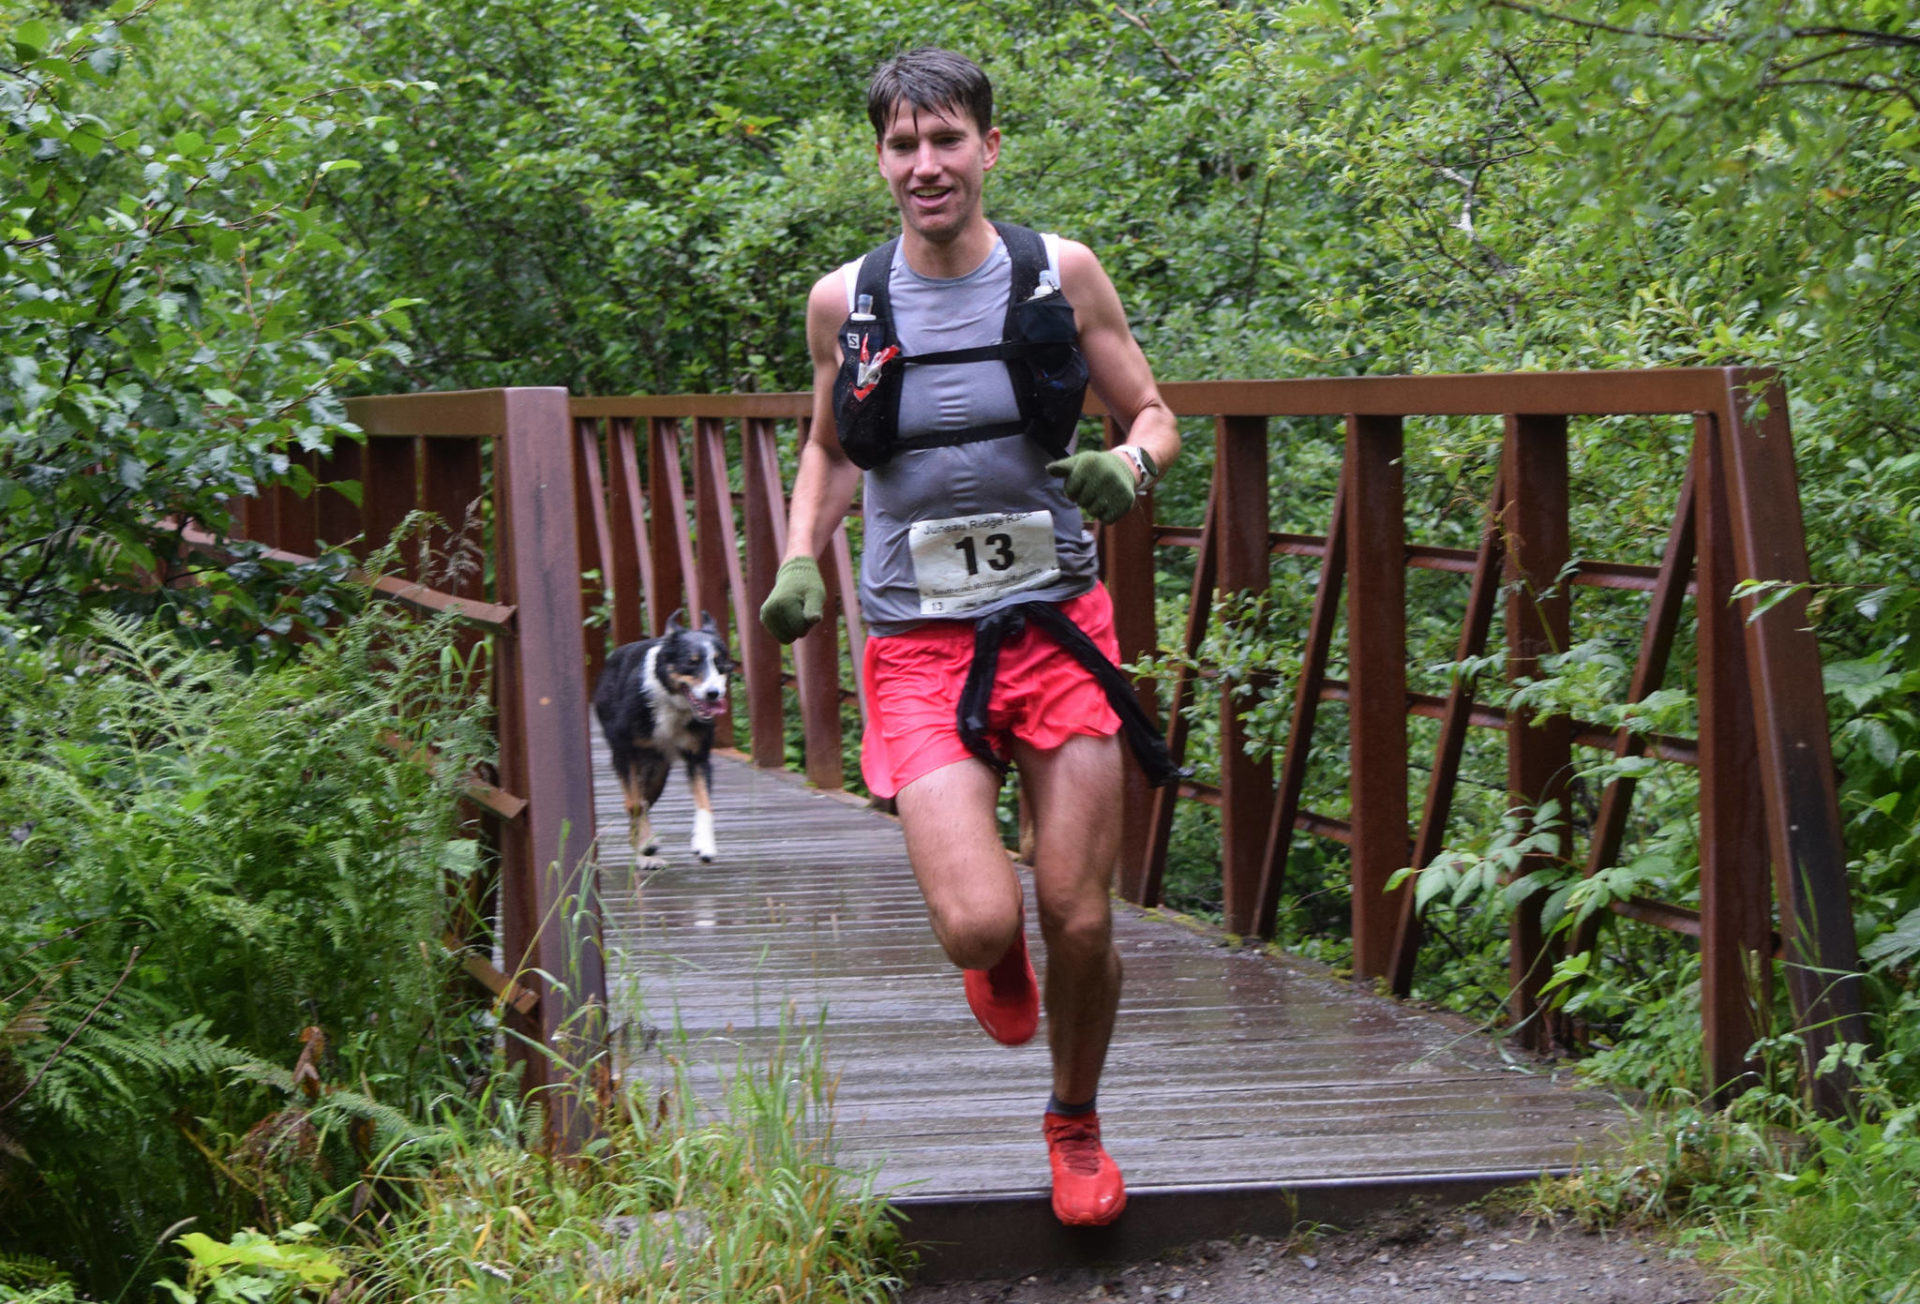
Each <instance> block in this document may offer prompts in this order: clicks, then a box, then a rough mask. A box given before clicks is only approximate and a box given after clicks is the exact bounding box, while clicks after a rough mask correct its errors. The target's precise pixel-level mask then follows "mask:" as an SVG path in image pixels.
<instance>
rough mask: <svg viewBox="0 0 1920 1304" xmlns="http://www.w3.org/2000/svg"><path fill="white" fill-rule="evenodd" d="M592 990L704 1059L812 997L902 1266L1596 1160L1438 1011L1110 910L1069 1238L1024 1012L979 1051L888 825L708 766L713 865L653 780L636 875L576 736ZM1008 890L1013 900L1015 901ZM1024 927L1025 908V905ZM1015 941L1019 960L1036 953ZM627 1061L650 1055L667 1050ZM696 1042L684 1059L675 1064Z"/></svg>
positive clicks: (998, 1261) (1232, 1223) (657, 1049)
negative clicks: (912, 1243)
mask: <svg viewBox="0 0 1920 1304" xmlns="http://www.w3.org/2000/svg"><path fill="white" fill-rule="evenodd" d="M595 745H596V772H595V788H596V800H597V809H598V816H599V822H600V829H601V855H602V864H603V866H604V867H605V869H604V874H603V880H602V881H603V896H604V905H605V911H606V937H607V944H608V948H609V985H610V988H611V989H612V991H613V993H614V1000H615V1005H616V1018H617V1019H618V1018H620V1017H633V1016H632V1015H631V1011H632V1009H633V1008H635V1007H634V1006H633V1005H632V1003H631V1002H630V1001H629V1000H627V999H624V997H625V996H626V994H627V993H629V992H632V991H637V993H638V995H639V997H640V1000H641V1002H642V1004H641V1006H640V1007H639V1008H640V1009H641V1014H640V1015H639V1016H638V1017H639V1018H641V1019H643V1020H644V1021H645V1022H646V1024H647V1025H649V1026H650V1027H655V1028H659V1027H670V1026H672V1025H673V1024H674V1023H675V1021H676V1020H677V1021H678V1023H679V1025H680V1026H681V1027H682V1028H683V1029H684V1030H685V1033H686V1035H687V1037H688V1039H689V1040H690V1041H691V1042H693V1043H695V1045H696V1047H698V1046H701V1045H705V1046H709V1047H711V1054H712V1058H713V1060H714V1062H717V1063H718V1064H720V1065H722V1066H731V1065H733V1064H734V1063H735V1061H736V1058H737V1056H738V1054H739V1053H740V1050H741V1049H744V1050H745V1051H746V1052H747V1053H748V1054H749V1055H753V1054H755V1053H758V1052H763V1051H764V1050H765V1049H766V1048H767V1047H768V1046H769V1045H770V1044H771V1041H772V1039H773V1037H774V1036H775V1035H776V1034H777V1031H778V1028H779V1025H780V1021H781V1018H782V1014H783V1012H786V1011H789V1010H791V1011H792V1012H791V1013H789V1014H788V1018H789V1020H790V1022H791V1020H792V1019H794V1018H795V1017H797V1018H798V1020H799V1021H800V1023H801V1024H802V1025H805V1024H808V1023H810V1022H811V1021H812V1020H814V1019H816V1018H817V1017H818V1016H819V1012H820V1011H821V1010H822V1009H823V1008H824V1009H825V1011H826V1022H825V1027H826V1053H827V1060H828V1068H829V1070H830V1071H831V1072H832V1073H833V1074H835V1075H836V1076H837V1077H838V1079H839V1086H838V1091H837V1095H836V1109H835V1117H836V1122H835V1137H836V1140H837V1154H838V1156H839V1159H840V1161H841V1162H842V1163H843V1164H845V1165H846V1166H848V1167H849V1168H853V1169H865V1168H868V1167H871V1166H874V1165H878V1166H879V1184H880V1186H881V1187H882V1188H883V1189H886V1190H889V1191H891V1192H893V1193H894V1197H895V1200H896V1202H897V1203H898V1204H899V1205H900V1207H901V1208H902V1210H903V1212H905V1213H906V1215H907V1217H908V1219H909V1228H910V1235H911V1236H912V1237H914V1238H915V1239H918V1240H921V1241H923V1242H925V1243H926V1244H927V1246H928V1247H929V1248H928V1249H927V1251H926V1259H925V1263H926V1273H927V1275H968V1274H971V1273H974V1272H975V1271H976V1270H978V1271H985V1270H988V1269H992V1270H994V1271H996V1272H998V1271H1010V1270H1025V1269H1027V1268H1030V1267H1040V1266H1045V1265H1049V1264H1057V1263H1060V1262H1063V1261H1070V1260H1074V1259H1085V1258H1089V1257H1093V1258H1119V1257H1123V1256H1126V1255H1129V1254H1133V1253H1139V1252H1144V1251H1151V1250H1153V1249H1156V1248H1159V1247H1162V1246H1164V1245H1168V1244H1174V1243H1179V1242H1182V1241H1192V1240H1198V1239H1205V1238H1208V1237H1213V1236H1220V1235H1226V1234H1228V1233H1230V1232H1233V1231H1243V1230H1244V1231H1266V1232H1269V1233H1271V1232H1276V1231H1279V1230H1281V1229H1284V1228H1285V1227H1287V1226H1289V1225H1291V1223H1292V1222H1293V1220H1294V1219H1295V1217H1300V1218H1315V1219H1319V1220H1322V1221H1329V1222H1336V1223H1337V1222H1339V1221H1341V1220H1342V1219H1343V1218H1347V1217H1351V1216H1352V1215H1353V1214H1355V1213H1357V1212H1360V1211H1364V1210H1365V1209H1368V1208H1373V1207H1378V1206H1381V1205H1386V1204H1392V1203H1397V1202H1399V1201H1401V1200H1404V1199H1406V1198H1408V1197H1410V1196H1416V1195H1425V1196H1427V1197H1429V1198H1433V1199H1437V1200H1444V1199H1457V1198H1462V1197H1467V1196H1472V1195H1476V1194H1479V1193H1481V1192H1483V1191H1485V1190H1487V1189H1490V1188H1491V1187H1493V1186H1496V1185H1499V1184H1502V1183H1507V1182H1512V1181H1515V1180H1519V1179H1521V1178H1524V1177H1527V1176H1531V1175H1534V1174H1537V1173H1539V1172H1540V1171H1541V1170H1543V1169H1562V1168H1565V1167H1567V1166H1569V1165H1571V1164H1573V1163H1576V1162H1578V1160H1579V1159H1580V1158H1581V1157H1582V1156H1583V1155H1584V1154H1589V1153H1592V1152H1594V1151H1595V1150H1597V1149H1600V1148H1603V1147H1604V1146H1605V1145H1606V1144H1607V1143H1606V1140H1605V1138H1604V1136H1603V1132H1604V1130H1605V1129H1606V1128H1607V1127H1608V1125H1610V1124H1613V1123H1616V1122H1618V1121H1619V1120H1620V1119H1621V1117H1622V1114H1621V1110H1620V1108H1619V1106H1618V1105H1616V1104H1614V1103H1613V1102H1612V1101H1610V1100H1608V1099H1606V1098H1605V1097H1603V1096H1600V1095H1598V1094H1596V1093H1591V1092H1582V1091H1576V1090H1573V1089H1570V1088H1568V1087H1567V1086H1565V1085H1562V1084H1559V1083H1555V1082H1553V1081H1550V1080H1549V1079H1548V1078H1546V1077H1543V1076H1539V1075H1536V1074H1530V1073H1525V1072H1520V1071H1517V1070H1516V1069H1515V1068H1514V1067H1512V1066H1510V1065H1508V1064H1506V1063H1504V1062H1503V1060H1502V1059H1501V1057H1500V1055H1499V1054H1498V1053H1497V1047H1496V1046H1495V1045H1494V1043H1493V1042H1492V1041H1491V1040H1490V1039H1488V1038H1486V1037H1483V1036H1478V1035H1474V1034H1472V1033H1470V1032H1468V1031H1466V1030H1465V1029H1463V1027H1462V1026H1460V1025H1459V1024H1458V1022H1457V1021H1455V1020H1450V1019H1444V1018H1437V1017H1434V1016H1431V1015H1429V1014H1426V1013H1424V1012H1421V1011H1419V1010H1416V1009H1414V1008H1412V1007H1409V1006H1406V1005H1401V1004H1398V1003H1396V1002H1394V1001H1391V1000H1388V999H1384V998H1379V997H1374V996H1371V995H1368V994H1366V993H1363V992H1360V991H1357V990H1356V989H1355V988H1353V987H1352V986H1351V985H1350V984H1347V983H1343V982H1339V981H1335V980H1332V979H1328V978H1326V977H1324V976H1321V975H1319V974H1317V973H1315V972H1312V971H1311V970H1310V968H1309V967H1308V966H1306V965H1304V964H1297V963H1290V962H1287V961H1276V960H1273V959H1271V958H1268V957H1266V956H1263V955H1259V954H1255V953H1251V952H1245V951H1234V950H1230V949H1228V948H1227V947H1225V946H1223V945H1221V943H1220V941H1219V939H1218V938H1217V937H1215V936H1211V935H1209V934H1208V933H1206V932H1204V931H1199V930H1195V929H1193V928H1190V927H1188V926H1185V925H1183V924H1180V923H1178V922H1175V921H1169V920H1166V919H1161V918H1156V917H1155V916H1154V915H1153V914H1152V913H1150V912H1145V911H1141V910H1138V909H1136V908H1134V907H1131V906H1128V905H1125V904H1116V909H1115V917H1116V930H1117V935H1118V939H1119V945H1120V947H1121V950H1122V955H1123V957H1124V962H1125V965H1126V986H1125V991H1124V994H1123V997H1122V1003H1121V1009H1120V1019H1119V1027H1118V1029H1117V1032H1116V1034H1115V1038H1114V1043H1113V1047H1112V1051H1111V1054H1110V1057H1109V1060H1108V1066H1107V1072H1106V1077H1105V1080H1104V1082H1103V1085H1102V1087H1101V1093H1100V1101H1101V1115H1102V1118H1103V1120H1104V1122H1105V1130H1106V1133H1107V1137H1106V1140H1107V1145H1108V1149H1109V1150H1110V1151H1111V1152H1112V1153H1113V1155H1114V1157H1115V1159H1116V1160H1117V1161H1118V1162H1119V1164H1120V1165H1121V1168H1122V1169H1123V1171H1125V1173H1126V1175H1127V1179H1128V1188H1129V1191H1130V1193H1131V1194H1130V1204H1129V1208H1128V1212H1127V1213H1126V1215H1125V1216H1123V1218H1122V1219H1121V1221H1120V1223H1119V1224H1117V1225H1116V1226H1115V1227H1113V1228H1106V1229H1100V1230H1098V1231H1094V1232H1087V1231H1080V1232H1074V1233H1069V1232H1067V1231H1066V1230H1065V1229H1062V1228H1060V1227H1058V1225H1057V1224H1055V1223H1054V1220H1053V1219H1052V1217H1051V1216H1050V1214H1048V1213H1047V1211H1046V1183H1047V1164H1046V1153H1045V1147H1044V1145H1043V1144H1042V1142H1041V1140H1040V1128H1039V1121H1040V1112H1041V1109H1042V1107H1043V1106H1044V1104H1045V1101H1046V1096H1047V1088H1048V1071H1047V1054H1046V1050H1045V1047H1044V1044H1043V1043H1044V1039H1045V1037H1044V1027H1043V1029H1042V1035H1041V1037H1038V1038H1036V1039H1035V1040H1034V1041H1033V1042H1032V1043H1030V1044H1029V1045H1027V1046H1024V1047H1021V1048H1018V1049H1007V1048H1005V1047H1001V1046H998V1045H995V1044H994V1043H993V1042H991V1041H989V1040H988V1039H987V1037H986V1036H985V1034H984V1033H982V1032H981V1031H980V1030H979V1028H978V1026H977V1025H976V1024H975V1023H974V1022H973V1019H972V1017H971V1015H969V1013H968V1012H967V1007H966V1003H965V1000H964V999H963V997H962V995H961V991H960V980H959V975H958V973H957V972H956V971H955V970H954V969H953V968H952V967H951V966H950V965H949V964H948V963H947V962H946V959H945V957H944V956H943V955H942V954H941V952H940V950H939V948H938V946H937V945H936V944H935V943H934V941H933V937H932V934H931V932H930V931H929V929H928V927H927V923H926V915H925V911H924V908H923V907H922V905H921V902H920V898H919V894H918V892H917V890H916V889H915V886H914V882H913V877H912V874H911V873H910V872H909V871H908V869H907V867H906V861H905V854H904V850H903V845H902V839H901V835H900V831H899V828H898V826H897V825H896V824H895V823H894V822H893V821H892V820H890V819H888V818H887V817H886V816H884V815H880V814H878V813H876V812H873V811H870V810H867V809H864V808H862V807H860V806H858V805H855V804H852V803H851V802H849V801H848V800H847V799H844V798H839V797H834V796H828V795H825V794H822V793H820V792H817V791H814V790H811V789H809V788H807V787H806V786H805V785H804V783H803V782H802V781H800V780H799V779H797V778H796V777H794V776H791V775H786V774H778V773H769V772H766V771H761V770H756V769H754V768H753V767H752V766H750V765H748V764H746V763H744V762H743V761H741V760H738V759H731V758H724V757H717V758H716V760H715V771H716V773H715V782H714V790H715V808H716V823H717V829H718V841H719V848H720V857H719V859H718V861H717V862H716V863H715V864H712V865H701V864H700V863H699V862H698V861H697V860H695V859H694V858H693V856H692V855H691V853H689V852H688V850H687V839H688V837H689V835H690V833H691V827H692V816H691V809H692V807H691V802H690V801H689V799H688V798H687V795H686V789H685V786H684V784H683V783H682V782H681V780H680V779H679V777H677V776H676V777H675V778H674V779H673V780H672V782H670V783H669V785H668V790H667V794H666V797H665V799H664V800H663V801H662V803H661V806H660V808H659V809H658V810H657V811H656V819H655V825H656V831H657V833H658V835H659V836H660V838H661V850H662V853H663V854H664V855H665V857H666V858H667V860H668V862H669V868H666V869H664V870H658V871H647V872H641V873H639V874H637V875H636V874H635V873H634V871H633V870H632V868H631V866H632V853H631V848H630V846H629V845H628V843H627V827H626V818H625V816H624V815H623V814H622V813H621V810H620V804H619V796H618V788H617V785H616V784H615V783H614V781H613V779H612V778H611V775H610V774H609V772H608V770H607V767H606V764H605V753H604V749H603V748H602V746H601V744H600V740H599V739H598V737H597V736H596V738H595ZM1030 890H1031V889H1030V888H1029V891H1030ZM1028 919H1029V924H1028V927H1029V930H1030V934H1032V933H1033V932H1034V925H1033V923H1032V919H1033V911H1032V909H1031V907H1030V908H1029V910H1028ZM1032 940H1033V941H1034V943H1035V963H1036V964H1040V963H1043V957H1042V952H1041V950H1040V949H1039V947H1038V939H1037V935H1034V936H1033V937H1032ZM627 1043H628V1045H629V1046H630V1048H631V1049H630V1052H629V1053H630V1055H631V1056H632V1059H631V1060H630V1063H631V1065H632V1067H633V1068H634V1069H635V1070H637V1071H639V1072H641V1073H643V1074H651V1073H653V1072H656V1071H658V1070H659V1069H660V1068H661V1056H663V1055H664V1054H665V1053H666V1050H667V1047H668V1044H669V1039H667V1038H661V1039H660V1040H658V1041H656V1042H654V1043H653V1044H652V1046H651V1048H644V1047H645V1045H646V1039H645V1038H644V1037H633V1036H629V1037H628V1038H627ZM696 1053H699V1052H696Z"/></svg>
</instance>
